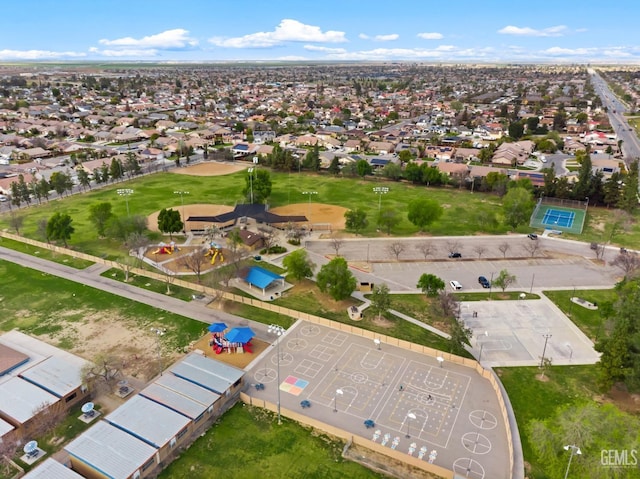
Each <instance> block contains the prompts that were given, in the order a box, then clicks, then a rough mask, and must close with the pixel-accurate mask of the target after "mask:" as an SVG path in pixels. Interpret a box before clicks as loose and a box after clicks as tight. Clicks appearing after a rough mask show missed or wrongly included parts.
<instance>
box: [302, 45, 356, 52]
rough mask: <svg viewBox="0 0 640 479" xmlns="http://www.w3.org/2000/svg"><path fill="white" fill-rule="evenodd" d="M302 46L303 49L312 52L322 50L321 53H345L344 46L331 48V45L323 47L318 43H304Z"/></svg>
mask: <svg viewBox="0 0 640 479" xmlns="http://www.w3.org/2000/svg"><path fill="white" fill-rule="evenodd" d="M303 48H304V49H305V50H309V51H312V52H323V53H345V52H346V50H345V49H344V48H331V47H323V46H320V45H305V46H304V47H303Z"/></svg>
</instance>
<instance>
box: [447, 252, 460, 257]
mask: <svg viewBox="0 0 640 479" xmlns="http://www.w3.org/2000/svg"><path fill="white" fill-rule="evenodd" d="M449 258H462V253H458V252H455V253H449Z"/></svg>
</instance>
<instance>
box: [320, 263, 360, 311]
mask: <svg viewBox="0 0 640 479" xmlns="http://www.w3.org/2000/svg"><path fill="white" fill-rule="evenodd" d="M316 283H317V284H318V287H319V288H320V291H322V292H323V293H325V292H328V293H329V295H330V296H331V297H332V298H333V299H335V300H336V301H340V300H342V299H346V298H348V297H349V296H351V293H353V292H354V291H355V289H356V278H355V277H354V276H353V274H352V273H351V271H349V266H348V265H347V262H346V261H345V259H344V258H341V257H337V258H334V259H332V260H331V261H329V262H328V263H327V264H325V265H323V266H322V267H321V268H320V271H319V272H318V276H317V278H316Z"/></svg>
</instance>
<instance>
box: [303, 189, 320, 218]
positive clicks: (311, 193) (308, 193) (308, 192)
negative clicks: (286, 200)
mask: <svg viewBox="0 0 640 479" xmlns="http://www.w3.org/2000/svg"><path fill="white" fill-rule="evenodd" d="M302 194H303V195H308V196H309V218H308V219H309V221H311V197H312V196H313V195H317V194H318V192H317V191H303V192H302Z"/></svg>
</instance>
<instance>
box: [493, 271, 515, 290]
mask: <svg viewBox="0 0 640 479" xmlns="http://www.w3.org/2000/svg"><path fill="white" fill-rule="evenodd" d="M515 281H516V277H515V275H513V274H509V272H508V271H507V270H506V269H503V270H502V271H500V273H498V276H497V277H496V278H495V279H494V280H493V285H494V286H497V287H498V288H500V289H502V292H503V293H504V290H505V289H507V288H508V287H509V286H511V285H512V284H513V283H515Z"/></svg>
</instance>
